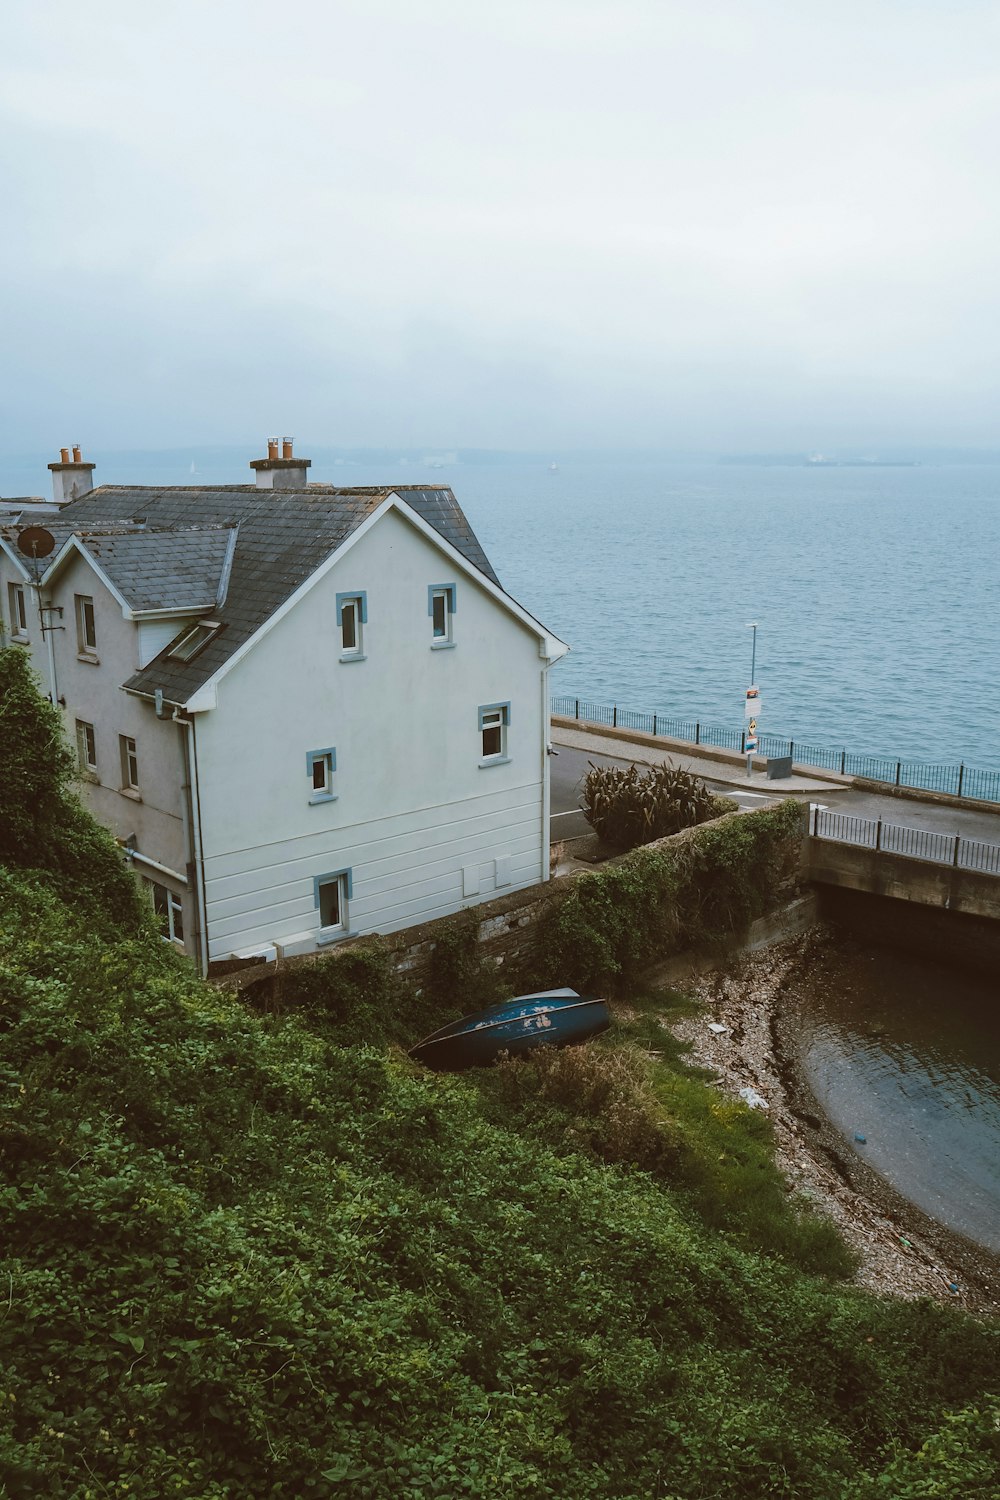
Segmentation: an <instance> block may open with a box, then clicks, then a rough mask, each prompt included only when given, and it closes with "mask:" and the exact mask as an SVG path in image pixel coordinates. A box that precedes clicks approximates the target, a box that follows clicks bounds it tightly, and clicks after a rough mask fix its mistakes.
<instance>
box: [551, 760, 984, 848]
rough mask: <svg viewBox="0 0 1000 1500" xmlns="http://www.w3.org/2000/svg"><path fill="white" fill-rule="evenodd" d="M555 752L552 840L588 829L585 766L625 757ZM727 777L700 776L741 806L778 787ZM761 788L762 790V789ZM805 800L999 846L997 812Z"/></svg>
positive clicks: (834, 795) (863, 798)
mask: <svg viewBox="0 0 1000 1500" xmlns="http://www.w3.org/2000/svg"><path fill="white" fill-rule="evenodd" d="M554 745H555V748H556V749H557V750H558V752H559V754H558V756H553V757H552V758H551V760H550V763H549V765H550V770H551V777H552V820H551V829H552V838H553V839H568V838H577V837H579V836H580V835H581V834H584V833H589V832H590V831H591V830H590V824H589V823H588V822H587V820H586V818H585V817H584V816H583V813H582V812H580V811H579V806H580V799H581V795H582V787H583V781H584V777H585V776H586V774H587V768H588V765H589V764H590V763H591V762H593V764H594V765H605V766H611V765H614V766H627V765H629V764H631V763H632V762H631V759H630V757H629V756H628V755H623V754H621V753H618V754H615V755H599V754H595V753H594V752H593V751H589V750H577V749H573V748H571V747H569V746H567V745H560V744H559V741H558V738H555V739H554ZM647 755H648V751H647V750H646V749H645V748H644V747H643V746H639V745H637V746H636V749H635V756H634V759H635V760H636V761H638V762H639V763H640V764H643V763H644V760H645V757H646V756H647ZM738 774H739V773H738V772H736V773H734V776H733V779H731V780H726V781H717V780H715V779H714V778H712V777H706V778H705V779H706V780H707V782H708V785H709V786H710V787H711V788H712V790H713V791H714V792H718V794H719V795H720V796H722V797H732V798H733V799H734V800H735V801H736V802H738V803H739V804H740V805H741V806H743V807H753V806H756V805H759V804H761V803H763V802H766V801H768V800H770V798H772V797H774V796H780V790H781V789H780V785H779V784H778V783H775V782H766V781H765V780H764V778H763V776H761V775H760V773H759V772H758V781H757V786H758V788H759V790H754V791H750V790H747V789H745V788H743V787H740V786H739V785H734V781H735V778H736V775H738ZM765 786H766V787H767V791H764V790H763V788H764V787H765ZM809 800H811V801H812V802H815V803H818V804H819V805H820V806H821V807H829V808H830V809H831V810H833V811H835V812H844V813H854V814H855V815H857V816H858V817H862V818H882V819H883V820H884V821H885V822H887V823H898V824H901V825H902V826H903V827H906V828H926V829H931V830H933V831H934V832H937V833H949V834H951V833H960V834H961V835H962V837H963V838H969V839H981V840H982V841H983V842H984V843H988V844H1000V814H997V813H993V812H987V811H985V810H984V811H979V810H978V809H976V810H972V809H969V808H963V807H948V806H946V805H942V804H940V803H936V802H915V801H913V800H911V799H910V798H908V797H907V798H902V797H885V796H879V795H878V794H877V793H875V792H866V791H860V790H858V789H857V788H856V787H843V788H841V787H833V786H831V788H830V791H829V793H828V794H827V793H825V792H815V793H812V794H811V795H810V798H809Z"/></svg>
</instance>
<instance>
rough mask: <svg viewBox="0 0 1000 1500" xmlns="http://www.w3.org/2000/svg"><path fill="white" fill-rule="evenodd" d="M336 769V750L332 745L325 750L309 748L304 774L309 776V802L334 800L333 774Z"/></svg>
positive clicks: (335, 795) (335, 796)
mask: <svg viewBox="0 0 1000 1500" xmlns="http://www.w3.org/2000/svg"><path fill="white" fill-rule="evenodd" d="M336 769H337V752H336V750H335V749H334V747H333V746H332V745H330V746H329V747H328V748H327V749H326V750H309V751H308V752H307V754H306V775H307V776H308V777H309V801H310V802H335V801H336V798H337V794H336V792H335V791H334V789H333V774H334V772H335V771H336Z"/></svg>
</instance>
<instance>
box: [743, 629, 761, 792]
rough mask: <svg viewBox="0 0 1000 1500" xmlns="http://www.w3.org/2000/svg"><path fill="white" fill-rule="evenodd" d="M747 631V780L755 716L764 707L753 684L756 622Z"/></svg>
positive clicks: (750, 771)
mask: <svg viewBox="0 0 1000 1500" xmlns="http://www.w3.org/2000/svg"><path fill="white" fill-rule="evenodd" d="M747 629H748V630H752V631H753V647H752V649H751V654H750V686H749V687H748V688H747V696H746V704H745V706H744V709H743V714H744V717H745V719H746V721H747V728H746V737H745V739H744V745H745V747H746V755H747V778H748V779H749V778H750V777H752V776H753V758H754V755H755V754H756V751H757V716H758V715H759V713H760V711H761V709H762V708H763V706H764V705H763V704H762V703H761V701H760V688H759V687H757V686H756V684H755V682H754V677H755V676H756V673H757V622H756V620H751V621H750V622H749V624H748V625H747Z"/></svg>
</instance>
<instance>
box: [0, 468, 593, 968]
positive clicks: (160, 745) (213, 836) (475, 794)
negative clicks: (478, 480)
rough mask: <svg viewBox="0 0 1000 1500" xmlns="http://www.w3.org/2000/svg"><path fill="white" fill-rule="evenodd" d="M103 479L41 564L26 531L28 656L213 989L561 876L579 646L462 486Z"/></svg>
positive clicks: (18, 556)
mask: <svg viewBox="0 0 1000 1500" xmlns="http://www.w3.org/2000/svg"><path fill="white" fill-rule="evenodd" d="M66 457H67V455H65V454H64V455H63V459H64V460H65V459H66ZM78 460H79V453H78V452H74V454H73V458H72V460H70V461H69V462H65V461H61V462H60V463H59V464H55V465H50V468H52V470H53V474H54V480H55V488H56V499H57V500H58V501H60V502H62V503H61V508H60V509H58V511H56V512H55V513H54V514H52V515H46V516H45V517H44V519H43V520H42V523H41V524H42V526H43V535H42V537H41V538H39V537H38V535H37V533H27V535H28V541H29V543H30V541H31V539H32V536H34V543H35V545H34V549H33V551H32V548H31V547H30V546H28V548H27V551H26V550H25V546H26V544H25V534H26V528H27V527H28V526H35V527H36V528H37V526H38V525H39V517H38V516H37V514H33V513H32V512H30V511H28V510H26V511H25V512H24V513H23V514H20V515H18V516H17V517H16V518H15V519H14V520H13V521H10V520H9V518H5V517H0V608H2V610H3V614H4V623H5V635H6V640H7V642H8V643H9V642H14V643H18V644H21V645H23V646H24V647H25V648H26V649H28V650H30V651H31V652H32V655H33V658H34V664H35V667H36V670H37V671H38V673H39V675H40V677H41V679H42V682H43V684H44V686H45V687H46V689H47V690H48V692H49V693H50V695H51V697H52V699H53V701H55V702H57V703H58V704H59V705H60V707H61V709H62V711H63V713H64V716H65V719H66V723H67V730H68V732H69V734H70V736H71V738H72V739H73V740H74V742H75V744H76V747H77V753H78V756H79V760H80V769H81V775H82V777H83V779H84V783H85V792H86V795H87V798H88V800H89V802H90V804H91V806H92V808H93V810H94V812H95V813H96V815H97V816H98V817H99V818H100V819H101V820H102V821H103V822H104V823H106V824H107V825H108V826H109V827H110V828H111V829H112V830H113V831H114V833H115V834H116V835H117V836H118V837H119V838H120V839H121V840H122V841H123V842H124V843H126V844H127V846H128V847H129V848H130V849H131V851H132V858H133V861H134V865H135V869H136V872H137V874H139V875H140V876H141V877H142V878H143V879H145V880H146V881H147V882H148V884H149V887H150V892H151V896H152V899H153V900H154V903H155V905H156V907H157V909H158V910H159V911H160V913H161V916H162V918H163V922H164V928H165V931H166V932H167V933H168V934H169V935H170V937H171V938H172V939H173V940H174V941H175V942H176V943H178V945H180V946H182V947H184V948H185V949H186V951H188V952H189V953H191V954H192V955H193V956H194V957H195V958H196V959H197V960H198V961H199V963H200V966H201V968H202V970H203V971H204V972H208V970H209V966H210V964H217V963H223V962H226V961H230V960H232V959H234V958H245V957H249V956H253V955H257V954H264V955H267V956H274V955H280V954H285V955H287V954H298V953H309V952H313V951H315V950H316V949H318V948H321V947H323V946H324V945H325V944H328V943H332V942H336V941H337V940H338V939H342V938H344V937H346V936H353V935H356V934H362V933H371V932H388V931H393V930H396V929H398V928H402V927H407V926H410V925H413V924H415V923H418V922H424V921H427V920H429V919H430V918H432V917H437V916H442V915H444V914H446V913H449V912H454V911H456V910H458V909H460V908H461V907H463V906H468V905H472V904H475V903H476V902H479V901H484V900H488V899H489V898H491V897H492V896H493V895H494V894H495V893H496V892H498V891H500V890H502V889H505V888H514V887H519V886H527V885H532V884H535V883H537V882H539V881H543V880H546V879H547V878H548V873H549V866H548V843H549V775H548V747H547V735H548V724H549V706H548V673H549V668H550V667H551V666H552V664H553V662H555V661H557V660H558V659H559V658H560V657H561V656H563V655H564V654H565V652H566V651H567V649H568V648H567V647H566V646H565V645H564V643H563V642H562V641H560V640H559V639H558V638H557V637H555V636H554V635H552V634H551V633H550V632H549V631H547V630H546V629H545V627H544V626H542V625H540V624H539V623H538V621H537V620H535V619H534V618H533V617H532V616H531V615H530V614H528V612H527V611H526V610H525V609H523V608H522V607H521V605H519V604H518V603H517V601H516V600H515V599H513V598H512V597H511V596H510V595H509V594H507V593H506V592H505V591H504V589H503V588H502V587H501V585H500V583H499V581H498V579H497V577H496V574H495V573H494V572H493V569H492V567H491V566H490V563H489V561H488V559H487V558H486V556H485V554H484V553H483V551H482V548H481V547H480V545H479V543H478V541H477V540H476V537H475V536H474V534H473V532H472V530H471V528H470V527H469V524H468V522H467V521H466V519H465V517H464V516H463V514H462V512H461V510H460V508H459V506H458V503H457V501H456V500H455V497H454V495H453V494H452V492H451V490H450V489H449V488H448V487H447V486H443V485H426V486H420V487H417V486H398V487H395V488H391V489H390V488H385V489H375V488H364V489H343V488H339V487H336V486H333V485H325V484H315V483H309V482H308V480H307V469H308V467H309V462H308V460H303V459H299V458H296V457H294V456H293V454H292V447H291V444H290V442H287V441H286V443H285V445H284V452H283V454H282V455H281V456H279V454H278V445H277V443H276V442H275V441H274V440H272V441H271V442H270V443H269V456H268V458H266V459H260V460H257V461H255V462H254V464H253V465H252V467H253V468H254V470H255V477H256V483H255V484H251V485H226V486H219V487H214V488H208V487H178V488H158V487H142V488H139V487H132V486H127V487H119V486H101V487H99V488H97V489H92V488H91V487H90V485H91V470H92V466H91V465H87V464H84V463H83V462H82V461H79V462H78ZM74 488H75V491H76V495H77V498H70V497H71V496H72V495H73V493H74ZM53 509H54V507H53ZM5 522H6V524H4V523H5ZM45 533H47V535H48V537H49V538H51V550H49V551H48V552H47V555H45V556H41V555H40V552H41V551H42V550H44V548H45V547H48V546H49V542H48V541H47V540H46V538H45Z"/></svg>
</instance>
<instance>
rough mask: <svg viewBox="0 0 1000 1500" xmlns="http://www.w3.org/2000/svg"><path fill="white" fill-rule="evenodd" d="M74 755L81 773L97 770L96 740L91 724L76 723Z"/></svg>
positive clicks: (81, 720) (78, 720)
mask: <svg viewBox="0 0 1000 1500" xmlns="http://www.w3.org/2000/svg"><path fill="white" fill-rule="evenodd" d="M76 755H77V760H78V761H79V763H80V770H81V771H96V770H97V739H96V736H95V734H94V726H93V724H86V723H85V722H84V721H83V719H77V721H76Z"/></svg>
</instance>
